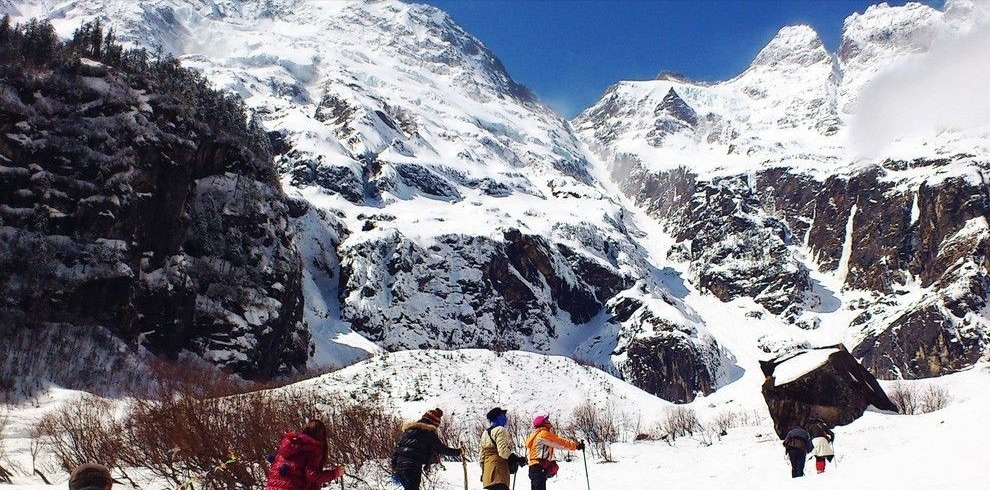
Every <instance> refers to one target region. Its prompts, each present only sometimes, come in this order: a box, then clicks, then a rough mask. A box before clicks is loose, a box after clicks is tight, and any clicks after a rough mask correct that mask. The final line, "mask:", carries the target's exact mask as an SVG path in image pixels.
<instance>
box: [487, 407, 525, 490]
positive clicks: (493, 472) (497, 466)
mask: <svg viewBox="0 0 990 490" xmlns="http://www.w3.org/2000/svg"><path fill="white" fill-rule="evenodd" d="M485 417H486V418H487V419H488V422H489V424H490V426H489V427H488V428H487V429H485V430H484V431H483V432H482V433H481V443H480V444H479V445H478V446H479V450H478V461H479V462H480V463H481V485H482V486H483V487H485V488H486V489H488V490H509V475H510V474H512V473H515V472H516V469H517V468H518V467H519V465H520V462H519V460H522V461H525V459H523V458H522V457H520V456H516V454H515V453H513V452H512V438H511V437H509V431H508V430H506V429H505V425H506V424H507V423H508V421H509V419H508V416H507V412H506V411H505V410H503V409H501V408H499V407H495V408H493V409H491V410H489V411H488V414H487V415H485Z"/></svg>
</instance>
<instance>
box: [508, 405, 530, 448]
mask: <svg viewBox="0 0 990 490" xmlns="http://www.w3.org/2000/svg"><path fill="white" fill-rule="evenodd" d="M507 416H508V418H509V423H508V424H506V426H505V429H506V430H507V431H508V432H509V437H510V438H512V446H513V447H514V448H515V451H516V454H518V455H520V456H525V455H526V437H527V436H529V433H530V432H532V431H533V420H532V418H530V417H529V416H528V415H527V414H524V413H521V412H516V411H512V412H509V413H508V414H507Z"/></svg>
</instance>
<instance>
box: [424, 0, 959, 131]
mask: <svg viewBox="0 0 990 490" xmlns="http://www.w3.org/2000/svg"><path fill="white" fill-rule="evenodd" d="M416 3H427V4H431V5H436V6H437V7H440V8H441V9H443V10H445V11H446V12H448V13H449V14H450V15H451V17H453V18H454V20H455V21H456V22H457V23H458V24H460V25H461V26H462V27H464V28H465V29H466V30H467V31H468V32H470V33H471V34H472V35H474V36H475V37H477V38H478V39H480V40H481V41H482V42H483V43H485V45H486V46H488V48H489V49H490V50H492V51H493V52H494V53H495V55H496V56H498V57H499V59H501V60H502V63H503V64H504V65H505V67H506V69H508V71H509V74H510V75H511V76H512V77H513V78H514V79H515V80H516V81H518V82H520V83H522V84H524V85H526V86H527V87H529V88H530V89H532V90H533V91H534V92H536V94H537V95H538V96H539V97H540V99H542V100H543V101H544V102H545V103H547V104H549V105H550V106H551V107H553V108H554V109H555V110H556V111H557V112H558V113H560V114H561V115H562V116H564V117H567V118H571V117H573V116H575V115H576V114H577V113H578V112H580V111H581V110H583V109H585V108H586V107H588V106H590V105H591V104H593V103H594V102H595V101H596V100H598V98H599V96H600V95H601V94H602V92H604V91H605V89H606V88H608V87H609V86H610V85H612V84H614V83H616V82H618V81H620V80H647V79H651V78H654V77H655V76H656V75H657V74H658V73H660V72H661V71H665V70H668V71H675V72H677V73H680V74H682V75H686V76H688V77H689V78H692V79H695V80H706V81H718V80H725V79H728V78H731V77H733V76H735V75H738V74H739V73H741V72H742V71H743V70H745V69H746V66H748V65H749V62H750V61H751V60H752V59H753V57H755V56H756V54H757V53H758V52H759V51H760V49H761V48H762V47H763V46H764V45H765V44H766V43H767V42H768V41H770V39H771V38H773V36H774V34H776V33H777V31H778V30H779V29H780V28H781V27H783V26H785V25H790V24H810V25H811V26H813V27H814V28H815V30H816V31H818V34H819V35H820V36H821V37H822V40H823V41H824V42H825V45H826V46H827V47H828V49H829V51H835V49H836V47H837V46H838V43H839V37H840V35H841V33H842V22H843V20H845V18H846V17H848V16H849V15H850V14H852V13H853V12H862V11H864V10H866V7H868V6H869V5H871V4H874V3H880V1H879V0H874V1H870V0H662V1H661V0H653V1H651V0H416ZM887 3H888V4H890V5H903V4H904V3H905V2H904V1H898V0H891V1H888V2H887ZM923 3H927V4H929V5H933V6H936V7H939V8H941V6H942V4H943V3H944V2H943V0H926V1H924V2H923Z"/></svg>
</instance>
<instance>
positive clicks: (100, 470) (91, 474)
mask: <svg viewBox="0 0 990 490" xmlns="http://www.w3.org/2000/svg"><path fill="white" fill-rule="evenodd" d="M111 487H113V478H111V477H110V470H108V469H107V467H106V466H103V465H99V464H96V463H85V464H81V465H79V466H76V468H75V469H74V470H72V473H71V474H70V475H69V490H110V488H111Z"/></svg>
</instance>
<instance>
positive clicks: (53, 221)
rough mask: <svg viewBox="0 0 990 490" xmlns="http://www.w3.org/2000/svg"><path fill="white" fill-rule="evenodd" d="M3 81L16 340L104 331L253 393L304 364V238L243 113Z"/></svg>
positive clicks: (140, 77)
mask: <svg viewBox="0 0 990 490" xmlns="http://www.w3.org/2000/svg"><path fill="white" fill-rule="evenodd" d="M3 66H4V68H3V70H2V73H0V93H2V94H3V96H2V97H0V134H3V135H4V137H3V138H2V139H0V160H2V165H0V174H2V175H3V178H0V202H2V203H3V204H2V205H0V220H2V221H0V270H2V272H0V275H2V276H3V277H4V280H3V281H2V285H0V290H2V291H0V295H2V297H3V298H4V300H3V303H2V306H0V315H2V320H0V324H3V326H4V328H5V329H7V333H10V332H12V331H16V330H18V329H25V328H43V327H46V326H52V325H76V326H92V327H94V328H95V327H96V326H101V327H105V328H106V329H108V330H109V331H110V332H112V333H113V334H114V335H116V336H119V337H120V338H122V339H124V340H125V341H126V342H127V343H128V344H129V345H130V346H131V348H137V347H138V346H140V347H143V348H147V349H149V350H151V351H152V352H155V353H159V354H163V355H167V356H175V355H177V354H179V353H180V352H182V351H190V352H194V353H196V354H199V355H201V356H202V357H204V358H206V359H208V360H210V361H212V362H214V363H215V364H217V365H219V366H223V367H226V368H229V369H230V370H231V371H233V372H237V373H239V374H242V375H244V376H246V377H255V378H265V377H269V376H271V375H273V374H275V373H278V372H286V371H288V370H290V369H294V368H299V367H301V366H303V365H304V364H305V361H306V359H307V355H308V347H309V333H308V331H307V328H306V325H305V323H304V322H302V306H303V305H302V292H301V283H300V279H301V263H300V259H299V254H298V252H297V250H296V249H295V246H294V244H293V237H294V234H295V232H294V230H293V227H292V225H291V223H290V220H289V215H288V207H287V205H286V200H285V197H284V195H283V194H282V192H281V190H280V188H279V185H278V183H277V181H276V178H275V173H274V169H273V167H272V165H271V155H270V153H269V150H268V147H267V143H266V140H265V138H264V135H263V133H260V132H258V131H257V129H252V128H251V127H250V125H248V124H246V123H245V121H244V115H243V112H242V109H241V107H240V106H239V105H238V104H236V103H233V102H231V101H229V100H227V99H225V98H224V96H223V95H220V94H219V93H211V92H209V91H206V90H205V89H204V88H202V87H205V86H201V87H200V88H199V89H198V90H200V92H198V96H200V97H202V98H201V99H199V100H200V101H203V100H208V98H209V97H213V98H214V100H215V102H216V106H215V107H217V111H218V112H216V113H214V114H213V115H212V117H213V119H212V120H211V119H210V117H211V116H209V115H207V114H205V113H202V112H201V110H202V108H201V107H197V106H195V105H193V102H192V101H187V100H185V99H184V98H183V97H178V96H175V95H171V94H169V93H167V92H159V87H160V84H162V83H163V82H162V79H160V78H155V77H154V76H152V75H149V74H124V73H121V72H118V71H117V70H115V69H110V68H107V67H105V66H103V65H100V64H99V63H94V62H88V61H85V62H83V63H81V64H78V65H77V68H75V69H69V70H64V69H55V70H52V69H40V70H39V69H33V70H31V71H28V70H25V69H23V68H20V67H18V66H13V65H11V64H7V63H4V65H3ZM83 67H85V69H84V68H83ZM97 68H99V69H98V70H97ZM173 74H174V73H173ZM175 76H176V77H177V78H179V79H180V81H178V82H176V81H175V79H173V83H192V80H193V79H192V78H182V77H183V76H186V77H188V75H182V74H181V73H178V74H177V75H175ZM200 83H201V82H200ZM224 111H226V112H224ZM230 114H232V116H230V117H231V118H232V119H224V117H228V115H230ZM39 258H43V259H42V260H39Z"/></svg>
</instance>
